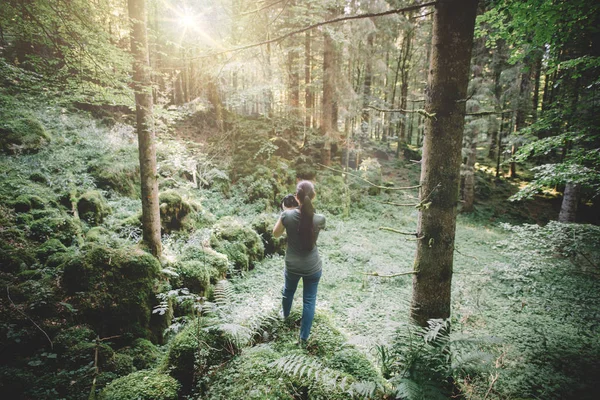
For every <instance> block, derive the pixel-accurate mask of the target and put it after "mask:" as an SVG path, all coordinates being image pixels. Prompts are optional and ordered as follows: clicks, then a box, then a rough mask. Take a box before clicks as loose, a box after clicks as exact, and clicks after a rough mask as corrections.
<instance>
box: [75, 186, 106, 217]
mask: <svg viewBox="0 0 600 400" xmlns="http://www.w3.org/2000/svg"><path fill="white" fill-rule="evenodd" d="M77 212H78V213H79V218H81V219H82V220H84V221H86V222H87V223H89V224H90V225H100V224H101V223H102V221H104V218H105V217H106V216H107V215H108V214H109V213H110V207H109V206H108V203H107V202H106V200H105V199H104V196H102V193H100V192H99V191H97V190H90V191H88V192H85V193H84V194H82V195H81V196H80V197H79V200H77Z"/></svg>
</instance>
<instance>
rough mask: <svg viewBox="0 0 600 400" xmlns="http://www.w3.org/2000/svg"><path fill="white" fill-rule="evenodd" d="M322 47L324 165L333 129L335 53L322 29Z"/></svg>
mask: <svg viewBox="0 0 600 400" xmlns="http://www.w3.org/2000/svg"><path fill="white" fill-rule="evenodd" d="M323 36H324V47H323V99H322V101H323V103H322V111H321V134H322V135H323V140H324V144H323V150H322V154H321V162H322V163H323V164H324V165H329V164H330V163H331V136H332V131H333V124H332V121H333V105H334V99H333V96H334V92H335V87H334V71H333V69H334V63H335V60H334V58H335V54H334V49H333V39H332V38H331V36H330V35H329V33H327V31H324V34H323Z"/></svg>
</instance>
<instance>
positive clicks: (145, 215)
mask: <svg viewBox="0 0 600 400" xmlns="http://www.w3.org/2000/svg"><path fill="white" fill-rule="evenodd" d="M128 8H129V18H130V19H131V53H132V54H133V57H134V62H133V85H134V90H135V114H136V123H137V133H138V147H139V158H140V176H141V181H142V232H143V239H144V243H145V244H146V245H147V246H148V248H149V249H150V252H151V253H152V254H153V255H154V256H156V257H160V255H161V242H160V209H159V203H158V179H157V177H158V176H157V174H156V148H155V145H154V124H153V119H152V91H151V85H150V62H149V59H148V40H147V36H146V2H145V0H128Z"/></svg>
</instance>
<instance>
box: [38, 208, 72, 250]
mask: <svg viewBox="0 0 600 400" xmlns="http://www.w3.org/2000/svg"><path fill="white" fill-rule="evenodd" d="M80 235H81V225H80V222H79V221H77V220H76V219H74V218H73V217H71V216H68V215H66V214H54V216H49V217H43V218H40V219H37V220H35V221H33V222H32V223H31V225H30V226H29V237H31V238H32V239H34V240H37V241H38V242H45V241H46V240H48V239H51V238H55V239H58V240H60V241H61V242H62V243H63V244H64V245H65V246H71V245H72V244H73V243H74V242H75V241H76V239H77V237H79V236H80Z"/></svg>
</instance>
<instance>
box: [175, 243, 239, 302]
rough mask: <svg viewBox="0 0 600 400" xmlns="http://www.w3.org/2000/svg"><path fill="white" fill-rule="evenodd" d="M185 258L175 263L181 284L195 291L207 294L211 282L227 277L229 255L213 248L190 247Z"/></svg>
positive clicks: (185, 251) (185, 253) (185, 252)
mask: <svg viewBox="0 0 600 400" xmlns="http://www.w3.org/2000/svg"><path fill="white" fill-rule="evenodd" d="M182 258H183V260H182V261H180V262H178V263H176V264H175V265H174V268H175V271H176V272H177V273H178V274H179V277H180V279H181V285H182V286H183V287H186V288H188V289H189V290H191V291H193V292H194V293H198V294H206V291H207V289H208V288H209V285H210V284H211V283H213V284H214V283H216V282H217V281H219V280H221V279H223V278H225V276H226V275H227V271H228V259H227V256H226V255H224V254H221V253H218V252H216V251H214V250H213V249H211V248H202V247H193V248H192V247H188V248H186V249H185V250H184V253H183V257H182Z"/></svg>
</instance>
